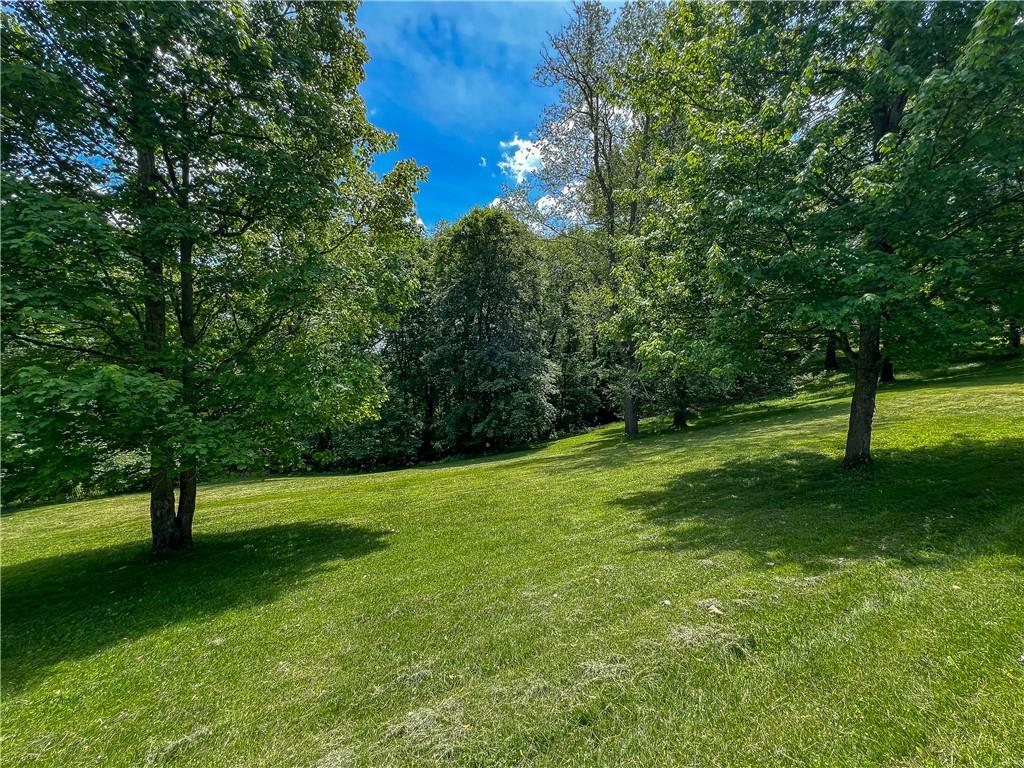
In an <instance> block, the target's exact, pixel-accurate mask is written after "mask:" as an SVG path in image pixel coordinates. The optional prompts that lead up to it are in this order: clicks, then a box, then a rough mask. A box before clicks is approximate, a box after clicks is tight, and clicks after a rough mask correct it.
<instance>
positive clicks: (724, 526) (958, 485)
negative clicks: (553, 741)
mask: <svg viewBox="0 0 1024 768" xmlns="http://www.w3.org/2000/svg"><path fill="white" fill-rule="evenodd" d="M1022 499H1024V439H1005V440H1000V441H990V442H977V441H956V442H950V443H947V444H945V445H942V446H939V447H934V448H928V449H920V450H911V451H900V450H889V451H879V452H878V454H877V456H876V462H875V464H874V465H873V466H871V467H866V468H863V469H861V470H858V471H854V472H847V471H843V470H842V469H840V468H839V467H838V466H837V463H836V459H835V457H833V456H829V455H823V454H819V453H813V452H810V451H798V452H792V453H787V454H781V455H779V456H776V457H773V458H771V459H756V460H737V461H731V462H727V463H725V464H722V465H720V466H718V467H717V468H714V469H705V470H701V471H695V472H689V473H685V474H681V475H677V476H676V477H675V478H674V479H673V480H672V481H671V482H670V483H669V484H668V485H667V486H665V487H662V488H659V489H658V490H653V491H645V492H642V493H636V494H633V495H630V496H627V497H624V498H622V499H620V501H619V504H621V505H622V506H623V507H625V508H626V509H629V510H633V511H637V512H639V513H641V514H642V515H643V517H644V518H645V519H646V520H647V521H648V522H650V523H653V524H655V525H657V526H660V527H661V528H662V533H663V535H662V536H660V537H659V539H658V540H657V541H656V542H655V543H653V544H651V545H650V546H649V547H648V549H651V550H661V551H663V550H666V549H667V550H670V551H695V552H706V553H708V554H709V555H711V554H714V553H715V552H725V551H730V552H741V553H744V554H746V555H748V556H750V557H751V558H753V560H754V561H755V562H756V563H759V564H760V565H762V566H767V563H768V562H772V563H775V564H778V565H784V564H787V563H790V564H796V565H798V566H800V567H801V568H803V569H804V570H806V571H808V572H812V573H813V572H818V571H823V570H827V569H829V568H832V567H835V566H836V564H837V559H838V558H844V559H865V558H872V557H881V558H895V559H897V560H900V561H902V562H903V563H905V564H907V565H922V566H943V565H948V564H951V563H954V562H956V561H958V560H962V559H964V558H970V557H975V556H978V555H980V554H983V553H992V552H1003V553H1010V554H1017V555H1021V554H1024V509H1022Z"/></svg>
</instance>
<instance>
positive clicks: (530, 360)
mask: <svg viewBox="0 0 1024 768" xmlns="http://www.w3.org/2000/svg"><path fill="white" fill-rule="evenodd" d="M435 247H436V251H437V252H436V259H437V262H436V266H435V279H436V281H437V298H436V307H437V309H436V313H437V332H436V333H437V335H436V338H437V342H436V344H437V346H436V349H435V350H434V352H433V354H432V355H431V356H430V361H431V366H432V368H433V370H434V371H435V372H436V374H437V377H438V380H439V381H441V382H443V383H444V391H443V393H441V395H440V398H439V405H440V406H441V416H440V423H439V427H440V429H441V433H442V435H443V438H444V442H445V444H446V445H447V446H448V448H449V449H461V450H470V451H479V450H488V449H490V450H497V449H502V448H507V447H510V446H515V445H522V444H525V443H528V442H530V441H531V440H535V439H537V438H539V437H543V436H545V435H547V433H548V431H549V429H550V427H551V423H552V416H553V414H552V408H551V405H550V403H549V401H548V398H549V395H550V391H551V386H552V384H551V373H550V371H549V370H548V364H547V361H546V360H545V357H544V347H543V343H542V337H541V329H540V314H541V313H540V271H539V264H538V259H537V254H536V252H535V243H534V236H533V235H531V234H530V232H529V230H527V229H526V227H525V226H523V225H522V224H520V223H519V222H517V221H516V220H515V219H514V218H513V217H512V215H511V214H509V213H508V212H506V211H502V210H498V209H496V208H488V209H481V208H475V209H473V210H472V211H470V212H469V213H468V214H466V215H465V216H463V217H462V218H461V219H459V221H457V222H456V223H455V224H454V225H452V226H451V228H449V229H447V230H446V231H444V232H442V233H441V234H440V235H439V237H438V242H437V243H436V246H435Z"/></svg>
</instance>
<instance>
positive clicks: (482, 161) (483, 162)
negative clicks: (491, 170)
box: [479, 155, 487, 168]
mask: <svg viewBox="0 0 1024 768" xmlns="http://www.w3.org/2000/svg"><path fill="white" fill-rule="evenodd" d="M479 166H480V167H481V168H486V167H487V158H486V157H484V156H483V155H480V162H479Z"/></svg>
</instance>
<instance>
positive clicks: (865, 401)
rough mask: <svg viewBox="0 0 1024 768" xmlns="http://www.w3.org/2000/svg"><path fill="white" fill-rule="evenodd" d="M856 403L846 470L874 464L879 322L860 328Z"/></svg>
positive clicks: (880, 358) (854, 398)
mask: <svg viewBox="0 0 1024 768" xmlns="http://www.w3.org/2000/svg"><path fill="white" fill-rule="evenodd" d="M854 363H855V376H856V378H855V380H854V386H853V401H852V402H851V404H850V425H849V429H848V430H847V433H846V456H845V458H844V459H843V466H844V467H846V468H847V469H852V468H853V467H859V466H861V465H862V464H867V463H869V462H870V461H871V421H872V419H873V418H874V415H875V394H876V393H877V392H878V376H879V373H880V372H881V368H882V356H881V355H880V354H879V327H878V323H877V322H873V323H864V324H862V325H861V327H860V349H859V350H857V354H856V357H855V358H854Z"/></svg>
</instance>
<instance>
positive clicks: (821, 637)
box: [2, 365, 1024, 767]
mask: <svg viewBox="0 0 1024 768" xmlns="http://www.w3.org/2000/svg"><path fill="white" fill-rule="evenodd" d="M847 408H848V404H847V400H846V399H845V397H841V396H839V395H836V396H834V397H833V396H832V395H828V394H825V395H818V396H816V397H812V396H806V397H803V398H798V399H794V400H790V401H780V402H777V403H773V404H770V405H769V406H767V407H758V408H744V409H737V410H734V411H729V412H723V413H722V414H719V415H718V416H716V417H714V418H709V419H707V420H706V421H705V422H704V423H702V424H700V425H698V426H697V427H696V428H693V429H690V430H688V431H686V432H683V433H678V432H676V433H671V432H667V433H663V434H652V435H649V436H646V437H644V438H641V439H639V440H637V441H634V442H626V441H624V440H623V439H621V438H620V437H619V431H618V428H617V427H608V428H604V429H600V430H597V431H595V432H593V433H591V434H588V435H584V436H580V437H574V438H570V439H566V440H561V441H558V442H554V443H551V444H549V445H547V446H544V447H542V448H540V449H537V450H534V451H529V452H523V453H518V454H508V455H504V456H498V457H490V458H486V459H481V460H477V461H468V462H453V463H444V464H438V465H434V466H428V467H423V468H417V469H411V470H406V471H400V472H391V473H380V474H371V475H361V476H331V477H304V478H291V479H273V480H264V481H255V482H239V483H230V484H221V485H209V486H204V487H202V488H201V489H200V499H199V511H198V514H197V525H196V535H197V542H196V546H195V549H194V551H193V552H191V553H190V554H188V555H187V556H185V557H182V558H180V559H177V560H171V561H154V560H152V559H151V558H149V557H148V556H147V554H146V547H147V535H148V520H147V517H146V513H147V499H146V497H144V496H124V497H119V498H112V499H104V500H96V501H89V502H84V503H76V504H65V505H60V506H52V507H47V508H40V509H34V510H26V511H21V512H16V513H14V514H11V515H9V516H7V517H5V518H4V519H3V523H2V526H3V584H2V608H3V616H2V620H3V679H2V693H3V700H2V705H3V724H2V727H3V743H2V760H3V764H4V765H5V766H8V765H9V766H15V765H25V766H28V765H33V766H78V765H111V766H147V765H150V766H156V765H175V766H392V765H406V766H421V765H457V766H526V765H529V766H627V765H628V766H638V767H641V766H642V767H647V766H782V765H793V766H873V765H888V766H1020V765H1021V764H1022V760H1024V660H1022V655H1024V369H1022V368H1021V367H1020V366H1019V365H1018V366H1014V367H1005V368H1000V369H994V370H988V371H981V372H973V373H972V372H969V373H966V374H961V375H954V376H949V377H946V378H941V379H936V380H933V381H928V382H914V383H906V384H900V385H896V386H895V387H889V388H885V389H883V391H882V393H881V395H880V398H879V404H878V412H877V421H876V432H875V445H876V449H877V462H876V464H875V465H874V466H873V467H871V468H869V469H867V470H864V471H859V472H856V473H853V474H849V473H844V472H842V471H841V470H839V469H838V463H839V458H840V456H841V449H842V441H843V437H844V427H845V420H846V414H847ZM646 426H647V427H648V428H649V427H650V426H652V425H646Z"/></svg>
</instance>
